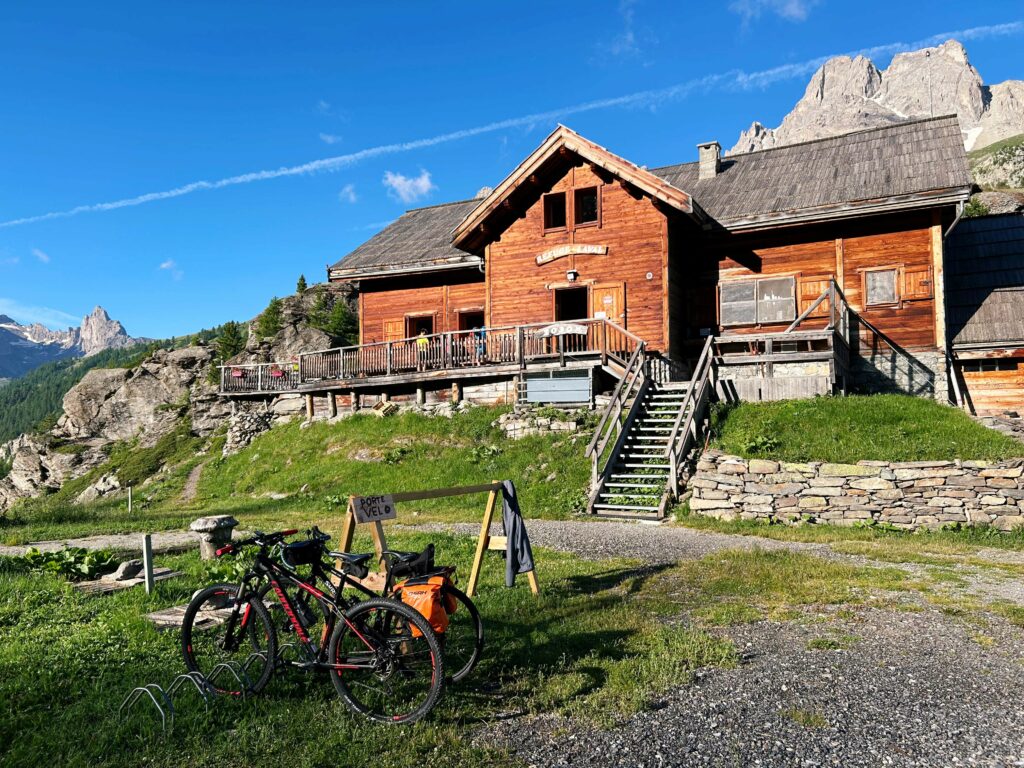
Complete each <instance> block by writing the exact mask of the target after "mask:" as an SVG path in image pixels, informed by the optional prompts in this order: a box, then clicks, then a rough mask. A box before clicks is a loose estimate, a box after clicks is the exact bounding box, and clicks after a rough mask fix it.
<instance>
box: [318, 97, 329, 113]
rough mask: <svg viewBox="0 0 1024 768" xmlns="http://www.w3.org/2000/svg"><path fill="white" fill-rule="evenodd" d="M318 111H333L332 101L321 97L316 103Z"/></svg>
mask: <svg viewBox="0 0 1024 768" xmlns="http://www.w3.org/2000/svg"><path fill="white" fill-rule="evenodd" d="M316 111H317V112H320V113H321V114H325V115H326V114H327V113H328V112H330V111H331V102H329V101H325V100H324V99H320V101H318V102H317V103H316Z"/></svg>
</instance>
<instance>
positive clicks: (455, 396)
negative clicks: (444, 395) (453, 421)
mask: <svg viewBox="0 0 1024 768" xmlns="http://www.w3.org/2000/svg"><path fill="white" fill-rule="evenodd" d="M460 400H462V387H460V386H459V382H457V381H453V382H452V405H457V404H458V403H459V401H460Z"/></svg>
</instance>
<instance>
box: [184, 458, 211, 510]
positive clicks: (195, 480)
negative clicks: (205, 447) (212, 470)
mask: <svg viewBox="0 0 1024 768" xmlns="http://www.w3.org/2000/svg"><path fill="white" fill-rule="evenodd" d="M204 467H206V462H205V461H203V462H200V463H199V464H196V465H195V466H194V467H193V468H192V471H191V472H189V473H188V477H187V478H186V479H185V487H184V488H182V489H181V501H182V502H183V503H186V504H187V503H188V502H190V501H192V500H193V499H194V498H195V497H196V493H198V492H199V478H201V477H202V476H203V468H204Z"/></svg>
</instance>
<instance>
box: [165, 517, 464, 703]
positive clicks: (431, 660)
mask: <svg viewBox="0 0 1024 768" xmlns="http://www.w3.org/2000/svg"><path fill="white" fill-rule="evenodd" d="M297 532H298V531H296V530H287V531H278V532H276V533H261V532H256V533H255V534H254V535H253V536H252V537H251V538H249V539H245V540H244V541H239V542H236V543H234V544H230V545H228V546H226V547H223V548H221V549H220V550H218V551H217V555H218V556H222V555H227V554H236V553H238V552H239V551H240V550H242V549H244V548H247V547H256V548H257V551H256V555H255V558H254V560H253V563H252V565H251V566H250V567H249V568H247V569H246V572H245V574H244V575H243V576H242V578H241V580H240V581H239V583H238V584H215V585H213V586H210V587H207V588H206V589H203V590H200V591H199V592H198V593H196V595H195V596H194V597H193V598H192V602H191V603H189V606H188V608H187V609H186V611H185V617H184V621H183V624H182V635H181V643H182V652H183V654H184V657H185V665H186V667H188V669H189V671H190V672H198V673H199V674H200V675H202V676H203V678H204V679H205V680H207V681H208V684H209V685H210V686H211V687H213V688H214V689H215V690H217V691H218V692H220V693H224V694H228V695H235V696H243V695H247V694H250V693H257V692H259V691H261V690H262V689H263V688H264V687H265V686H266V685H267V683H268V682H270V679H271V677H272V675H273V674H274V670H275V669H276V668H277V667H278V666H279V665H282V664H287V665H290V666H292V667H295V668H298V669H302V670H307V671H326V672H328V673H330V675H331V679H332V681H333V682H334V686H335V688H336V689H337V691H338V695H339V696H341V698H342V700H343V701H344V702H345V703H346V704H347V705H348V706H349V707H350V708H351V709H352V710H353V711H354V712H357V713H359V714H360V715H363V716H364V717H367V718H369V719H371V720H375V721H378V722H382V723H411V722H415V721H417V720H420V719H421V718H423V717H425V716H426V715H427V714H428V713H429V712H430V711H431V710H432V709H433V708H434V706H436V704H437V702H438V701H439V700H440V698H441V694H442V691H443V686H444V680H445V676H444V661H443V656H442V652H441V645H440V643H439V641H438V637H437V634H436V633H435V632H434V630H433V628H432V627H431V626H430V623H429V622H428V621H427V620H426V619H425V618H424V617H423V616H422V615H421V614H420V613H418V612H417V611H415V610H414V609H412V608H410V607H409V606H407V605H405V604H404V603H402V602H400V601H398V600H394V599H391V598H386V597H384V598H382V597H377V596H376V595H375V594H374V593H373V592H370V591H369V590H368V589H366V588H365V587H363V586H362V585H361V584H360V583H359V582H358V581H356V579H362V578H365V577H366V575H367V574H368V572H369V569H368V568H367V561H368V560H369V559H370V557H371V555H351V554H347V553H344V552H328V551H327V550H326V547H325V542H326V541H327V540H328V539H329V538H330V537H329V536H326V535H324V534H321V533H319V531H317V530H316V529H313V530H312V531H310V536H309V538H308V539H307V540H305V541H298V542H293V543H285V539H286V538H287V537H288V536H291V535H293V534H295V533H297ZM325 556H327V557H330V558H333V559H335V560H337V561H339V562H340V563H341V564H342V568H341V569H340V570H339V569H337V568H335V567H333V566H330V565H328V564H327V563H325ZM300 566H309V568H310V575H309V576H308V577H307V576H301V575H300V574H299V572H298V570H297V569H298V568H299V567H300ZM268 586H269V590H270V591H269V592H266V589H267V587H268ZM346 586H351V587H354V588H356V589H357V590H359V591H360V592H362V593H364V594H366V595H367V596H368V599H366V600H356V599H354V598H347V597H345V596H344V595H343V594H342V592H343V590H344V588H345V587H346ZM265 592H266V595H267V597H269V596H270V594H272V595H273V596H274V598H276V600H277V602H278V604H279V605H280V609H281V610H282V611H283V612H284V614H285V616H286V617H287V618H288V625H289V626H290V627H291V629H292V632H293V634H294V637H295V642H294V643H291V642H289V643H286V644H284V645H283V646H282V645H280V644H279V642H278V637H277V631H276V629H275V626H274V622H273V620H272V619H271V616H270V612H269V611H268V603H270V601H269V600H265V599H264V597H263V594H264V593H265ZM289 592H291V594H289ZM271 604H272V603H271ZM289 647H290V648H292V649H294V654H293V656H294V657H293V658H291V659H286V658H285V652H286V651H287V650H288V648H289Z"/></svg>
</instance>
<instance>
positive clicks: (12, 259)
mask: <svg viewBox="0 0 1024 768" xmlns="http://www.w3.org/2000/svg"><path fill="white" fill-rule="evenodd" d="M20 262H21V259H20V258H19V257H18V256H4V257H2V258H0V264H3V265H4V266H5V267H13V266H14V265H15V264H18V263H20Z"/></svg>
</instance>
